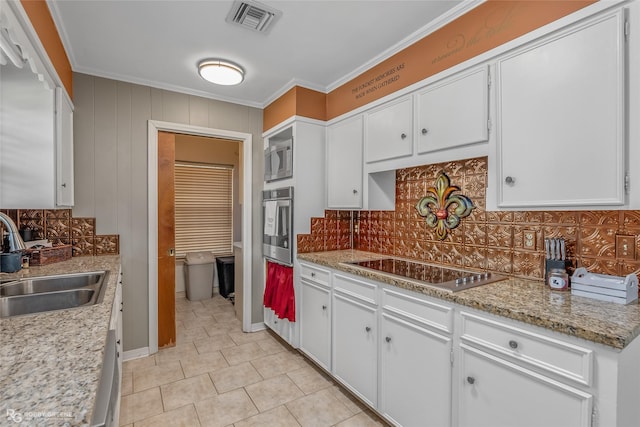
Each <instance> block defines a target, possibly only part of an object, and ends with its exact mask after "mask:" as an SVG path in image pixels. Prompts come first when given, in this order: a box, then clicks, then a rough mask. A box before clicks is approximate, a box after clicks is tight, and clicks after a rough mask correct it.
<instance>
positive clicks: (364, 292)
mask: <svg viewBox="0 0 640 427" xmlns="http://www.w3.org/2000/svg"><path fill="white" fill-rule="evenodd" d="M333 289H334V290H335V291H336V292H340V293H343V294H346V295H349V296H351V297H352V298H355V299H358V300H360V301H362V302H365V303H368V304H373V305H377V304H378V286H377V285H376V284H375V283H370V282H363V281H361V280H356V279H352V278H350V277H346V276H343V275H341V274H335V275H334V276H333Z"/></svg>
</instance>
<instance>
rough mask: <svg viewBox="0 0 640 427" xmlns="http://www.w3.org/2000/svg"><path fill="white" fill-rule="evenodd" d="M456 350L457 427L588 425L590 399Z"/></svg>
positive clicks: (475, 351)
mask: <svg viewBox="0 0 640 427" xmlns="http://www.w3.org/2000/svg"><path fill="white" fill-rule="evenodd" d="M460 347H461V348H460V357H461V360H460V372H461V375H460V378H459V380H460V384H461V390H460V393H459V398H458V405H459V406H458V425H459V426H460V427H466V426H470V427H471V426H473V427H480V426H487V427H501V426H504V427H512V426H519V427H539V426H545V427H554V426H557V427H570V426H575V427H587V426H590V425H591V411H592V404H593V396H592V395H591V394H589V393H586V392H584V391H581V390H579V389H577V388H575V387H572V386H570V385H567V384H564V383H561V382H559V381H555V380H553V379H551V378H548V377H546V376H544V375H540V374H538V373H536V372H533V371H531V370H528V369H525V368H523V367H521V366H519V365H517V364H515V363H511V362H508V361H506V360H504V359H502V358H499V357H496V356H493V355H491V354H488V353H485V352H483V351H481V350H478V349H476V348H473V347H471V346H468V345H465V344H461V346H460Z"/></svg>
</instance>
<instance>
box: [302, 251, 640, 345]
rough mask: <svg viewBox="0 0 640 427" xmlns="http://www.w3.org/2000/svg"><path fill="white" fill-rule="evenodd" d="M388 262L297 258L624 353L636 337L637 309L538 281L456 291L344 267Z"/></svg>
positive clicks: (320, 255) (639, 328) (353, 256)
mask: <svg viewBox="0 0 640 427" xmlns="http://www.w3.org/2000/svg"><path fill="white" fill-rule="evenodd" d="M382 258H389V256H388V255H380V254H375V253H371V252H364V251H358V250H342V251H330V252H313V253H304V254H298V260H301V261H308V262H312V263H314V264H319V265H322V266H325V267H330V268H332V269H335V270H340V271H344V272H347V273H352V274H355V275H358V276H362V277H365V278H369V279H373V280H377V281H379V282H383V283H387V284H390V285H393V286H397V287H400V288H404V289H409V290H412V291H416V292H420V293H422V294H425V295H428V296H431V297H435V298H440V299H443V300H446V301H450V302H453V303H456V304H460V305H463V306H467V307H472V308H475V309H478V310H482V311H485V312H488V313H491V314H496V315H499V316H504V317H507V318H510V319H514V320H519V321H522V322H525V323H529V324H532V325H536V326H541V327H543V328H547V329H550V330H552V331H556V332H561V333H564V334H567V335H571V336H574V337H578V338H583V339H586V340H589V341H592V342H596V343H600V344H604V345H607V346H609V347H613V348H615V349H623V348H624V347H626V346H627V345H628V344H629V343H630V342H631V341H632V340H633V339H634V338H636V337H637V336H638V335H639V334H640V305H638V302H637V301H636V302H633V303H631V304H628V305H622V304H616V303H610V302H604V301H599V300H595V299H590V298H583V297H578V296H572V295H571V293H570V292H558V291H551V290H550V289H549V288H548V287H547V286H545V285H544V283H543V282H540V281H533V280H525V279H517V278H510V279H507V280H503V281H500V282H495V283H491V284H488V285H483V286H479V287H475V288H471V289H467V290H464V291H460V292H455V293H453V292H450V291H447V290H443V289H438V288H436V287H434V286H429V285H427V284H424V283H421V282H419V281H415V280H411V279H401V278H399V277H397V276H392V275H389V274H385V273H381V272H376V271H373V270H366V269H363V268H360V267H357V266H355V265H350V264H346V263H349V262H357V261H365V260H376V259H382Z"/></svg>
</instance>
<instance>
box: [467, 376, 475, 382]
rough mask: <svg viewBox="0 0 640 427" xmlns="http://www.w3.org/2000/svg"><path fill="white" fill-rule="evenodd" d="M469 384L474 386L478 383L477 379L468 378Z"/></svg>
mask: <svg viewBox="0 0 640 427" xmlns="http://www.w3.org/2000/svg"><path fill="white" fill-rule="evenodd" d="M467 382H468V383H469V384H473V383H475V382H476V379H475V378H473V377H467Z"/></svg>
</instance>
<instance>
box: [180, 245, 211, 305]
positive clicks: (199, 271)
mask: <svg viewBox="0 0 640 427" xmlns="http://www.w3.org/2000/svg"><path fill="white" fill-rule="evenodd" d="M215 262H216V257H215V256H214V255H213V253H211V252H189V253H187V255H186V259H185V261H184V282H185V287H186V290H187V299H188V300H190V301H199V300H202V299H209V298H211V297H212V296H213V272H214V268H213V267H214V264H215Z"/></svg>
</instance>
